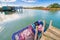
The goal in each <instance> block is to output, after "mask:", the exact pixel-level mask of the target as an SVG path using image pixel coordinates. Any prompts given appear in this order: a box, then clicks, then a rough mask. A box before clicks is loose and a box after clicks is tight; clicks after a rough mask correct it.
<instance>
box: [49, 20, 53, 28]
mask: <svg viewBox="0 0 60 40" xmlns="http://www.w3.org/2000/svg"><path fill="white" fill-rule="evenodd" d="M51 26H52V20H50V24H49V28H50V27H51Z"/></svg>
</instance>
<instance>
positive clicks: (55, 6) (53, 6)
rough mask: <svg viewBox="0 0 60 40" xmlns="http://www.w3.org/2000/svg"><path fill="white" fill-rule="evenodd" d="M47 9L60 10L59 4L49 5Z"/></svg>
mask: <svg viewBox="0 0 60 40" xmlns="http://www.w3.org/2000/svg"><path fill="white" fill-rule="evenodd" d="M47 8H60V4H58V3H54V4H51V5H49V6H48V7H47Z"/></svg>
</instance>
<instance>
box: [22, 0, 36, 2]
mask: <svg viewBox="0 0 60 40" xmlns="http://www.w3.org/2000/svg"><path fill="white" fill-rule="evenodd" d="M22 1H23V2H36V0H22Z"/></svg>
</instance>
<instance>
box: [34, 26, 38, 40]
mask: <svg viewBox="0 0 60 40" xmlns="http://www.w3.org/2000/svg"><path fill="white" fill-rule="evenodd" d="M37 34H38V26H36V32H35V37H34V40H37Z"/></svg>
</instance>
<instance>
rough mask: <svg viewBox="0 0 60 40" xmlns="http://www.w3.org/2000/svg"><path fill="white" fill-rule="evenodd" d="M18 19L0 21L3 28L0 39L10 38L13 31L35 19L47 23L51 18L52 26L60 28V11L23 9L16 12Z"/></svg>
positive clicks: (8, 39)
mask: <svg viewBox="0 0 60 40" xmlns="http://www.w3.org/2000/svg"><path fill="white" fill-rule="evenodd" d="M18 14H19V15H20V18H19V19H16V20H12V21H9V22H5V23H0V27H2V28H4V30H3V31H1V32H0V40H11V36H12V34H13V33H14V32H16V31H18V30H20V29H22V28H24V27H26V26H28V25H29V24H31V23H33V22H35V21H37V20H40V19H41V20H46V22H47V23H48V24H49V22H50V20H53V24H52V25H53V26H54V27H56V28H59V29H60V11H55V12H52V11H45V10H31V9H25V10H23V13H18Z"/></svg>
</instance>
